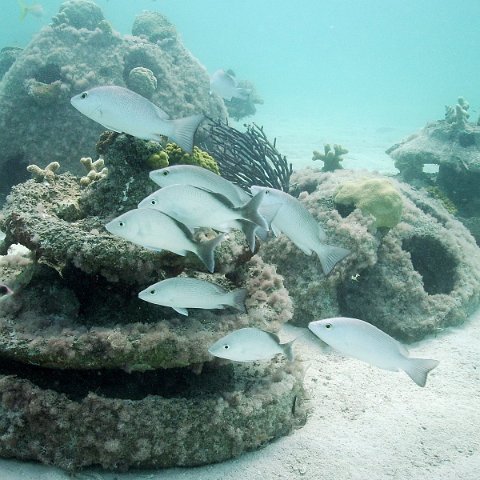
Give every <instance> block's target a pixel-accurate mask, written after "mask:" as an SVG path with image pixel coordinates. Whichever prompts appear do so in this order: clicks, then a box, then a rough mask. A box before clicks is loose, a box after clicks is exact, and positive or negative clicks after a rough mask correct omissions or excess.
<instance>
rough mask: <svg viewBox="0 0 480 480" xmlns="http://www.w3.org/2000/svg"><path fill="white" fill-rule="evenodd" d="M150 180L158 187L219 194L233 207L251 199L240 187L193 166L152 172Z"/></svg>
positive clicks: (178, 166) (173, 167)
mask: <svg viewBox="0 0 480 480" xmlns="http://www.w3.org/2000/svg"><path fill="white" fill-rule="evenodd" d="M149 176H150V178H151V179H152V180H153V181H154V182H155V183H156V184H157V185H159V186H160V187H168V186H170V185H192V186H194V187H198V188H203V189H204V190H208V191H209V192H213V193H220V194H221V195H223V196H224V197H226V198H228V200H229V201H230V202H231V203H232V205H233V206H234V207H240V206H241V205H245V203H247V202H248V201H249V200H250V199H251V198H252V197H251V195H250V194H249V193H248V192H246V191H245V190H242V189H241V188H240V187H238V186H237V185H235V184H234V183H232V182H229V181H228V180H227V179H225V178H223V177H221V176H220V175H217V174H216V173H213V172H212V171H210V170H207V169H206V168H202V167H197V166H195V165H173V166H169V167H166V168H160V169H159V170H153V171H151V172H150V174H149Z"/></svg>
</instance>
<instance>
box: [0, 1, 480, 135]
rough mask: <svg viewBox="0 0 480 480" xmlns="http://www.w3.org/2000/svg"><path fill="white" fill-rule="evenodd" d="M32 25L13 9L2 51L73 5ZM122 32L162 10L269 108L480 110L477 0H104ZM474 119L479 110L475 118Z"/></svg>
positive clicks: (420, 116) (315, 114) (336, 114)
mask: <svg viewBox="0 0 480 480" xmlns="http://www.w3.org/2000/svg"><path fill="white" fill-rule="evenodd" d="M38 3H41V4H42V5H43V7H44V10H45V14H44V16H43V17H42V18H35V17H33V16H32V15H28V16H27V18H26V19H25V20H24V21H23V22H20V21H19V18H18V14H19V8H18V5H17V2H16V1H15V0H4V1H3V2H2V15H1V18H0V47H3V46H7V45H19V46H23V45H25V44H26V43H28V42H29V40H30V38H31V37H32V35H33V34H34V33H35V32H36V31H37V30H38V29H39V28H40V27H41V26H42V24H46V23H48V22H49V20H50V18H51V16H52V15H53V14H55V12H56V11H57V9H58V6H59V5H60V4H61V2H60V1H57V0H55V1H54V0H51V1H48V0H44V1H43V2H38ZM97 3H98V4H99V5H100V6H101V7H102V8H103V10H104V14H105V16H106V18H108V19H109V20H110V21H111V22H112V24H113V26H114V28H116V29H117V30H118V31H120V32H122V33H129V31H130V28H131V25H132V22H133V18H134V16H135V14H136V13H138V12H140V11H141V10H144V9H150V10H158V11H160V12H162V13H163V14H165V15H166V16H167V17H168V18H169V19H170V20H171V21H172V22H173V23H174V24H175V25H176V26H177V28H178V30H179V32H180V33H181V35H182V36H183V39H184V42H185V45H186V46H187V48H189V49H190V50H191V51H192V52H193V54H194V55H195V56H196V57H197V58H198V59H199V61H200V62H201V63H202V64H204V65H205V66H206V67H207V69H208V70H209V71H210V72H213V71H215V70H217V69H218V68H232V69H233V70H234V71H235V72H236V74H237V77H238V78H240V79H248V80H250V81H252V82H253V83H254V84H255V85H256V86H257V88H258V90H259V93H260V94H261V96H262V97H263V98H264V100H265V105H264V106H262V107H260V111H261V112H264V113H270V114H272V115H280V116H281V117H283V118H285V119H289V118H291V119H292V120H295V119H296V118H302V117H303V118H305V117H307V118H320V119H328V122H330V123H336V124H338V125H347V124H352V123H361V124H362V125H372V126H374V127H376V128H377V127H378V128H380V127H392V126H395V127H410V128H416V127H418V126H421V125H423V124H424V123H425V122H426V121H429V120H434V119H438V118H441V117H442V116H443V112H444V105H446V104H453V103H454V102H455V100H456V98H457V97H458V96H460V95H463V96H465V97H466V98H467V99H468V100H469V101H470V103H471V105H472V107H473V108H474V109H476V107H478V106H479V105H480V91H479V90H478V82H477V81H476V79H477V78H478V74H479V72H480V55H478V52H479V48H480V29H479V28H478V19H479V18H480V2H478V1H477V0H460V1H457V2H450V1H446V0H422V1H421V2H419V1H418V0H401V1H400V0H356V1H353V0H329V1H325V0H308V1H307V0H304V1H300V2H295V1H291V0H290V1H286V0H235V1H226V0H190V1H187V0H137V1H130V0H98V2H97ZM473 115H475V116H476V115H478V112H476V111H475V110H474V111H473Z"/></svg>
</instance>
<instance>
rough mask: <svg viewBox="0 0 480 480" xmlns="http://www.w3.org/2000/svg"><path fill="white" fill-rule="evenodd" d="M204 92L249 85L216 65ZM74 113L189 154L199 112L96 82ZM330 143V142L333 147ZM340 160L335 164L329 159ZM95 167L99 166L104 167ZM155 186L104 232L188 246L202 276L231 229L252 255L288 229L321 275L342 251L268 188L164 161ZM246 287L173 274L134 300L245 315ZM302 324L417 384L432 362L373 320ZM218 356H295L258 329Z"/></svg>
mask: <svg viewBox="0 0 480 480" xmlns="http://www.w3.org/2000/svg"><path fill="white" fill-rule="evenodd" d="M210 87H211V90H212V91H213V92H215V93H217V94H218V95H220V96H221V97H223V98H225V99H227V100H231V99H232V98H243V97H244V96H246V95H248V91H247V90H246V89H244V88H241V87H239V86H237V84H236V82H235V79H234V78H233V77H232V76H231V75H229V74H228V73H226V72H224V71H223V70H221V71H218V72H216V73H215V74H214V75H213V76H212V77H211V84H210ZM71 103H72V105H73V106H74V107H75V108H76V109H77V110H79V111H80V112H81V113H82V114H84V115H86V116H87V117H89V118H90V119H92V120H94V121H96V122H98V123H100V124H101V125H103V126H104V127H106V128H107V129H109V130H113V131H115V132H123V133H127V134H130V135H133V136H135V137H138V138H141V139H145V140H157V141H158V140H161V138H162V137H168V138H169V139H170V141H173V142H175V143H176V144H177V145H178V146H180V147H181V148H182V149H184V150H185V151H186V152H192V150H193V141H194V134H195V132H196V130H197V128H198V126H199V124H200V123H201V122H202V121H203V120H204V116H203V115H192V116H189V117H185V118H178V119H170V118H169V117H168V115H167V114H166V113H165V112H164V111H163V110H161V109H160V108H159V107H158V106H156V105H155V104H153V103H152V102H150V100H148V99H147V98H145V97H143V96H141V95H139V94H137V93H135V92H133V91H132V90H129V89H127V88H123V87H119V86H102V87H96V88H92V89H90V90H88V91H85V92H83V93H80V94H79V95H76V96H74V97H73V98H72V99H71ZM335 147H338V146H335ZM344 153H345V150H339V148H335V151H334V153H333V151H330V150H328V151H327V150H326V151H325V155H323V154H318V158H319V159H322V160H323V161H324V162H327V160H328V162H327V163H326V165H330V163H332V162H334V161H335V159H336V158H338V157H340V155H341V154H344ZM337 163H338V162H337ZM102 166H103V165H102ZM150 178H151V180H152V181H153V182H155V183H156V184H157V185H159V186H160V187H161V188H160V189H159V190H157V191H155V192H154V193H152V194H151V195H149V196H147V197H146V198H144V199H143V200H142V201H141V202H140V203H139V204H138V208H136V209H133V210H130V211H127V212H125V213H123V214H122V215H120V216H118V217H117V218H115V219H113V220H111V221H110V222H109V223H107V225H106V229H107V230H108V231H109V232H110V233H112V234H113V235H117V236H119V237H121V238H123V239H125V240H128V241H130V242H132V243H134V244H137V245H140V246H142V247H144V248H147V249H150V250H154V251H161V250H167V251H170V252H173V253H176V254H178V255H186V254H187V252H192V253H194V254H195V255H196V256H198V258H199V259H200V260H201V261H202V262H203V264H204V265H205V267H206V268H207V270H208V271H209V272H213V271H214V268H215V260H214V251H215V248H216V247H217V246H218V245H219V244H220V243H221V242H222V240H224V238H226V235H227V234H228V232H229V231H230V230H231V229H238V230H241V231H242V232H243V233H244V234H245V237H246V240H247V243H248V245H249V247H250V249H251V250H252V251H254V250H255V244H256V239H257V237H258V238H260V239H267V238H268V237H269V236H270V235H273V236H278V235H280V234H284V235H286V236H287V237H288V238H289V239H290V240H291V241H292V242H293V244H294V245H296V247H298V248H299V249H300V250H301V251H302V252H304V253H305V254H306V255H312V254H313V253H315V254H316V255H317V256H318V258H319V260H320V263H321V266H322V269H323V273H324V274H325V275H328V274H329V273H330V272H331V271H332V269H333V268H334V267H335V265H336V263H337V262H339V261H341V260H342V259H343V258H345V257H346V256H348V254H349V253H350V252H349V250H347V249H345V248H342V247H340V246H332V245H328V243H327V238H326V234H325V232H324V230H323V228H322V227H321V226H320V225H319V223H318V222H317V220H316V219H315V218H314V217H313V216H312V214H311V213H310V212H309V211H308V210H307V209H306V208H305V207H304V206H303V204H302V203H301V202H300V201H299V200H297V199H296V198H294V197H293V196H291V195H289V194H288V193H286V192H284V191H282V190H277V189H274V188H271V187H265V186H257V185H250V192H248V191H246V190H244V189H242V188H240V187H239V186H238V185H236V184H234V183H232V182H230V181H228V180H227V179H225V178H224V177H222V176H220V175H217V174H216V173H213V172H211V171H209V170H207V169H204V168H202V167H199V166H194V165H175V166H167V167H165V168H161V169H158V170H154V171H151V172H150ZM201 227H208V228H211V229H213V230H215V231H216V232H218V235H217V236H216V237H214V238H213V239H211V240H208V241H205V242H198V241H196V240H194V237H193V235H192V233H193V232H194V230H195V229H196V228H201ZM246 294H247V292H246V290H245V289H238V290H234V291H227V290H225V289H224V288H223V287H220V286H219V285H216V284H214V283H211V282H209V281H206V280H200V279H194V278H185V277H176V278H168V279H166V280H163V281H160V282H158V283H155V284H153V285H151V286H149V287H147V288H145V289H144V290H142V291H141V292H140V293H139V294H138V296H139V298H140V299H142V300H144V301H146V302H150V303H153V304H157V305H162V306H167V307H171V308H173V309H174V310H175V311H177V312H178V313H180V314H182V315H188V310H187V309H188V308H203V309H223V308H226V307H232V308H234V309H237V310H238V311H241V312H243V311H245V305H244V300H245V297H246ZM309 328H310V330H311V331H312V332H313V333H314V334H315V335H316V336H317V337H319V338H320V339H321V340H322V341H324V342H326V343H327V344H329V345H330V346H332V347H333V348H335V349H336V350H338V351H340V352H341V353H344V354H346V355H349V356H352V357H354V358H357V359H360V360H363V361H366V362H368V363H370V364H372V365H375V366H377V367H380V368H383V369H386V370H393V371H398V370H403V371H405V372H406V373H407V374H408V375H409V376H410V377H411V378H412V380H414V381H415V383H417V384H418V385H420V386H424V385H425V383H426V378H427V374H428V372H429V371H430V370H431V369H433V368H435V367H436V365H437V364H438V362H437V361H436V360H427V359H416V358H409V357H408V353H407V352H406V349H405V348H404V347H403V346H402V345H401V344H400V343H398V342H397V341H396V340H394V339H393V338H392V337H390V336H389V335H387V334H386V333H384V332H383V331H381V330H379V329H378V328H376V327H374V326H373V325H371V324H369V323H367V322H364V321H362V320H357V319H353V318H331V319H325V320H318V321H313V322H311V323H310V324H309ZM208 351H209V353H210V354H212V355H213V356H216V357H219V358H225V359H229V360H233V361H239V362H249V361H255V360H261V359H268V358H271V357H273V356H274V355H276V354H279V353H280V354H284V355H285V356H286V357H287V358H288V359H290V360H291V359H293V351H292V342H289V343H287V344H281V343H280V341H279V339H278V338H277V337H276V336H275V335H273V334H270V333H268V332H264V331H262V330H260V329H258V328H241V329H238V330H235V331H233V332H231V333H229V334H228V335H226V336H225V337H223V338H221V339H220V340H218V341H216V342H215V343H214V344H213V345H211V346H210V348H209V349H208Z"/></svg>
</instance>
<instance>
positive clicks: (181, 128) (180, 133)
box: [168, 115, 205, 153]
mask: <svg viewBox="0 0 480 480" xmlns="http://www.w3.org/2000/svg"><path fill="white" fill-rule="evenodd" d="M204 118H205V116H204V115H192V116H190V117H184V118H177V119H176V120H169V123H170V124H171V127H172V131H171V133H170V134H169V135H168V138H169V139H170V140H172V141H173V142H175V143H176V144H177V145H178V146H179V147H181V148H183V149H184V150H185V151H186V152H188V153H192V150H193V137H194V135H195V132H196V131H197V128H198V126H199V125H200V122H201V121H202V120H203V119H204Z"/></svg>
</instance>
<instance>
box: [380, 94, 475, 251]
mask: <svg viewBox="0 0 480 480" xmlns="http://www.w3.org/2000/svg"><path fill="white" fill-rule="evenodd" d="M468 109H469V104H468V102H467V101H466V100H465V99H464V98H462V97H460V98H459V99H458V103H457V104H456V105H455V106H454V107H446V113H445V119H444V120H439V121H436V122H433V123H429V124H427V125H426V126H425V127H424V128H422V129H421V130H420V131H419V132H417V133H414V134H413V135H411V136H409V137H408V138H407V139H406V140H403V141H402V142H400V143H398V144H395V145H393V146H392V147H390V148H389V149H388V150H387V153H388V154H390V156H391V157H392V158H393V159H394V161H395V167H396V168H398V170H399V171H400V177H401V178H402V179H403V180H405V181H407V182H409V183H412V184H413V185H415V186H417V187H427V188H428V187H436V188H437V189H438V190H439V191H441V192H442V194H443V195H444V196H445V198H447V199H449V200H450V201H451V202H453V204H454V205H455V207H456V209H457V211H458V213H457V215H458V217H459V218H460V219H461V220H462V221H463V222H464V223H465V224H466V225H467V224H468V225H471V224H472V223H475V218H479V217H480V215H479V213H478V212H480V189H479V188H478V186H479V185H480V126H479V125H476V124H474V123H472V122H469V121H468V118H469V114H468ZM431 164H433V165H438V172H437V173H427V172H425V171H424V166H425V165H431ZM471 219H473V220H471ZM472 231H474V232H475V230H472ZM476 239H477V243H479V244H480V237H479V236H478V235H476Z"/></svg>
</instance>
